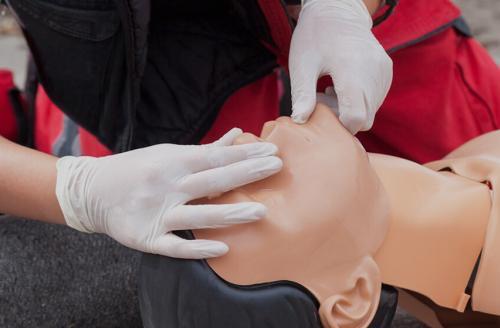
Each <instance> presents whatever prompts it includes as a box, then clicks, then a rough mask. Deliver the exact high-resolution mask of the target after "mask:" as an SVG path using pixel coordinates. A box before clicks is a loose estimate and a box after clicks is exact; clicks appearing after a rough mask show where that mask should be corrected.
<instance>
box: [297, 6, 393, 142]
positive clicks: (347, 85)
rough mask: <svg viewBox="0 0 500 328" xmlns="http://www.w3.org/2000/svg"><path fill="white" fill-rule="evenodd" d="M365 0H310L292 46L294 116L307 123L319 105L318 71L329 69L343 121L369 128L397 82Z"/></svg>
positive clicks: (321, 73)
mask: <svg viewBox="0 0 500 328" xmlns="http://www.w3.org/2000/svg"><path fill="white" fill-rule="evenodd" d="M371 27H372V19H371V16H370V14H369V12H368V10H367V8H366V6H365V4H364V3H363V1H362V0H305V1H304V6H303V8H302V11H301V13H300V16H299V19H298V23H297V27H296V28H295V31H294V32H293V36H292V43H291V48H290V60H289V65H290V77H291V87H292V104H293V108H292V111H293V113H292V118H293V120H294V121H295V122H297V123H304V122H306V121H307V120H308V119H309V116H310V115H311V113H312V112H313V110H314V107H315V105H316V84H317V80H318V78H319V77H321V76H324V75H330V76H331V78H332V79H333V82H334V86H335V92H336V94H337V98H338V101H339V113H340V117H339V118H340V121H341V122H342V123H343V124H344V126H345V127H346V128H347V129H348V130H349V131H351V133H353V134H355V133H357V132H358V131H360V130H368V129H370V128H371V126H372V125H373V120H374V118H375V114H376V112H377V110H378V108H379V107H380V106H381V105H382V102H383V101H384V98H385V96H386V95H387V92H388V90H389V87H390V85H391V82H392V61H391V59H390V58H389V56H388V55H387V53H386V52H385V50H384V49H383V48H382V46H381V45H380V43H379V42H378V41H377V39H375V37H374V35H373V34H372V32H371Z"/></svg>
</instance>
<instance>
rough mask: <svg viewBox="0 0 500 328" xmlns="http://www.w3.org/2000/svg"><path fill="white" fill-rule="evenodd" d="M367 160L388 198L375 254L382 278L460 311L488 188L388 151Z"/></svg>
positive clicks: (477, 251) (478, 242) (476, 250)
mask: <svg viewBox="0 0 500 328" xmlns="http://www.w3.org/2000/svg"><path fill="white" fill-rule="evenodd" d="M370 160H371V162H372V165H373V167H374V168H375V170H376V171H377V173H378V175H379V177H380V179H381V180H382V182H383V184H384V186H385V188H386V190H387V192H388V194H389V198H390V200H391V225H390V228H389V231H388V233H387V235H386V237H385V240H384V244H383V246H382V247H381V249H380V250H379V252H378V253H377V256H376V258H375V260H376V261H377V263H378V264H379V266H380V269H381V272H382V280H383V281H384V283H387V284H390V285H393V286H397V287H403V288H405V289H410V290H413V291H416V292H418V293H420V294H423V295H426V296H427V297H429V298H430V299H432V300H433V301H434V302H436V303H437V304H439V305H441V306H444V307H448V308H452V309H455V310H458V311H463V310H464V309H465V306H466V305H467V302H468V300H469V295H466V294H465V289H466V287H467V282H468V281H469V278H470V276H471V273H472V270H473V268H474V265H475V263H476V261H477V259H478V258H479V254H480V253H481V248H482V247H483V242H484V236H485V232H486V226H487V224H488V219H489V214H490V207H491V200H490V194H489V190H488V187H487V186H486V185H484V184H481V183H477V182H474V181H471V180H469V179H466V178H464V177H461V176H457V175H455V174H453V173H450V172H436V171H434V170H431V169H429V168H427V167H425V166H422V165H418V164H416V163H414V162H410V161H407V160H404V159H400V158H396V157H392V156H384V155H377V154H370Z"/></svg>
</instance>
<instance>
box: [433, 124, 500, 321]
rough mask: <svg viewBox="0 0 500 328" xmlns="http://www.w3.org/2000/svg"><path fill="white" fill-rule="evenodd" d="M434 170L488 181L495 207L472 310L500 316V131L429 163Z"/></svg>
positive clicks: (476, 283) (473, 296) (474, 289)
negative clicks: (446, 169) (499, 190)
mask: <svg viewBox="0 0 500 328" xmlns="http://www.w3.org/2000/svg"><path fill="white" fill-rule="evenodd" d="M428 166H429V167H432V168H433V169H435V170H440V169H443V168H449V169H451V170H452V171H453V172H455V173H456V174H458V175H461V176H463V177H466V178H468V179H470V180H471V181H476V182H477V183H487V184H488V185H489V186H490V188H491V202H492V209H491V214H490V217H489V221H488V227H487V233H486V237H485V241H484V246H483V249H482V253H481V259H480V262H479V268H478V272H477V275H476V279H475V281H474V288H473V290H472V309H473V310H475V311H481V312H485V313H490V314H496V315H500V298H499V297H498V295H500V284H499V283H498V278H499V277H500V193H499V192H498V189H499V188H500V131H494V132H491V133H488V134H485V135H483V136H481V137H478V138H476V139H473V140H471V141H470V142H468V143H466V144H464V145H463V146H461V147H459V148H458V149H456V150H455V151H453V152H452V153H451V154H449V155H448V156H446V157H445V159H443V160H441V161H437V162H433V163H430V164H428Z"/></svg>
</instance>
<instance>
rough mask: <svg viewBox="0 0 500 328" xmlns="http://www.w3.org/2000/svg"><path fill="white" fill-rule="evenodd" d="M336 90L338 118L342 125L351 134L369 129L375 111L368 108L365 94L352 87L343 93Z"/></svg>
mask: <svg viewBox="0 0 500 328" xmlns="http://www.w3.org/2000/svg"><path fill="white" fill-rule="evenodd" d="M336 91H337V96H338V101H339V113H340V115H339V120H340V122H341V123H342V124H343V125H344V127H345V128H346V129H347V130H349V132H351V134H353V135H355V134H356V133H358V132H359V131H361V130H363V131H365V130H369V129H370V128H371V127H372V125H373V120H374V118H375V113H374V111H371V110H370V108H369V106H370V105H369V102H368V99H366V98H367V97H366V95H365V94H364V93H363V92H355V91H353V90H352V89H351V90H349V92H345V93H344V92H342V91H340V92H339V91H338V90H336ZM372 112H373V113H372Z"/></svg>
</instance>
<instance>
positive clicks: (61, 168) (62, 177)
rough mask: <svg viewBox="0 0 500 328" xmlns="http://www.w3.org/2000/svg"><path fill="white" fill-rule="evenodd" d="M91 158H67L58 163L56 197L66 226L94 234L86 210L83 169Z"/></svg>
mask: <svg viewBox="0 0 500 328" xmlns="http://www.w3.org/2000/svg"><path fill="white" fill-rule="evenodd" d="M92 159H93V158H91V157H74V156H65V157H62V158H60V159H59V160H58V161H57V164H56V168H57V181H56V197H57V200H58V202H59V206H60V207H61V210H62V213H63V215H64V220H65V221H66V224H67V225H68V226H69V227H71V228H73V229H76V230H78V231H81V232H85V233H93V232H95V230H94V229H93V227H92V224H91V221H90V219H89V216H88V215H87V211H86V208H85V204H86V202H85V188H84V186H85V180H86V174H85V173H84V171H85V170H83V167H85V166H86V165H87V163H88V161H91V160H92Z"/></svg>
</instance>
